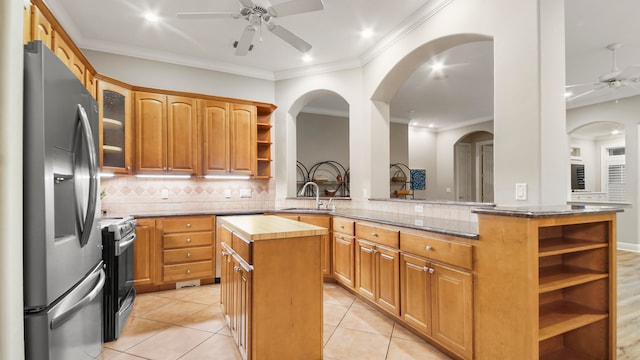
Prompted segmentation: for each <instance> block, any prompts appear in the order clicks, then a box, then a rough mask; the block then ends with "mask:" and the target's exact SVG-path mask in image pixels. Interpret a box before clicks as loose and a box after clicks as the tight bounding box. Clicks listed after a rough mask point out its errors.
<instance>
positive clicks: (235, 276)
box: [217, 216, 323, 359]
mask: <svg viewBox="0 0 640 360" xmlns="http://www.w3.org/2000/svg"><path fill="white" fill-rule="evenodd" d="M246 218H247V217H246V216H237V217H218V219H219V220H218V225H217V231H218V236H219V237H220V238H221V240H224V241H222V242H221V249H222V259H223V260H222V261H223V264H222V266H221V279H220V283H221V285H220V287H221V300H220V301H221V307H222V311H223V314H224V316H225V319H226V321H227V324H228V326H229V329H230V330H231V334H232V336H233V338H234V341H235V342H236V343H237V345H238V348H239V349H240V354H241V356H242V358H243V359H262V358H265V359H321V358H322V331H323V330H322V329H323V325H322V311H323V310H322V273H321V259H320V257H319V256H318V254H320V251H321V241H320V238H319V236H320V235H321V231H319V230H315V229H314V230H306V229H304V228H302V227H301V226H302V225H296V226H294V227H295V229H296V230H295V232H293V231H294V230H290V229H291V228H283V227H281V226H279V225H281V224H282V222H285V224H284V225H285V226H290V225H288V224H286V223H292V221H290V220H288V219H282V218H279V217H277V216H256V218H260V220H258V221H262V223H261V224H259V225H255V224H254V225H255V226H253V225H249V226H247V227H246V228H251V229H253V230H255V231H256V233H252V234H248V235H247V232H246V230H243V231H242V232H239V231H237V230H236V229H237V226H238V225H237V224H241V225H246V224H247V222H246V221H247V220H245V219H246ZM229 219H232V220H229ZM233 219H235V220H236V222H234V220H233ZM230 223H231V224H232V225H236V228H233V227H231V228H230V227H228V224H230ZM266 223H268V224H269V225H266ZM294 224H295V223H294ZM274 226H275V227H274ZM246 228H245V229H246ZM288 229H289V230H288ZM261 230H262V232H261ZM229 241H230V242H231V243H229Z"/></svg>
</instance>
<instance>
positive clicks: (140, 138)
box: [135, 92, 167, 172]
mask: <svg viewBox="0 0 640 360" xmlns="http://www.w3.org/2000/svg"><path fill="white" fill-rule="evenodd" d="M166 102H167V97H166V96H165V95H159V94H152V93H144V92H136V93H135V108H136V110H135V111H136V169H137V171H138V172H165V171H166V166H167V165H166V154H167V149H166V146H167V141H166V139H167V134H166V128H167V127H166V123H167V108H166Z"/></svg>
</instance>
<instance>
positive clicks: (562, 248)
mask: <svg viewBox="0 0 640 360" xmlns="http://www.w3.org/2000/svg"><path fill="white" fill-rule="evenodd" d="M539 246H540V248H539V252H538V256H539V257H545V256H553V255H561V254H568V253H572V252H577V251H586V250H593V249H600V248H606V247H608V246H609V244H608V243H606V242H594V241H588V240H576V239H568V238H562V237H560V238H552V239H540V245H539Z"/></svg>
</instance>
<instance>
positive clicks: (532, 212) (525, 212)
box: [472, 205, 623, 218]
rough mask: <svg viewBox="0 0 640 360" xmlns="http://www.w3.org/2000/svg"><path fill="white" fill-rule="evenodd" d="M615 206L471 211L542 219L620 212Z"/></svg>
mask: <svg viewBox="0 0 640 360" xmlns="http://www.w3.org/2000/svg"><path fill="white" fill-rule="evenodd" d="M621 211H623V209H622V208H621V207H616V206H589V205H556V206H496V207H487V208H477V209H473V210H472V212H474V213H476V214H488V215H502V216H515V217H529V218H543V217H552V216H574V215H584V214H603V213H612V212H621Z"/></svg>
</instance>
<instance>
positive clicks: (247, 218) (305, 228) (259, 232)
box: [218, 215, 329, 241]
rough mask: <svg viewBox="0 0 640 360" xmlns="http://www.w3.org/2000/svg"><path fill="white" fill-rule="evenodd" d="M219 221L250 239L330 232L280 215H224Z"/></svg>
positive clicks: (280, 237) (283, 237) (284, 237)
mask: <svg viewBox="0 0 640 360" xmlns="http://www.w3.org/2000/svg"><path fill="white" fill-rule="evenodd" d="M218 221H219V222H220V223H221V224H223V225H225V226H226V227H228V228H229V229H231V230H233V231H234V232H236V233H239V235H241V236H242V237H244V238H245V239H246V240H249V241H258V240H268V239H286V238H293V237H301V236H314V235H326V234H327V233H328V232H329V230H328V229H326V228H323V227H320V226H316V225H311V224H307V223H303V222H300V221H294V220H290V219H286V218H283V217H278V216H265V215H242V216H224V217H220V218H219V219H218Z"/></svg>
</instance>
